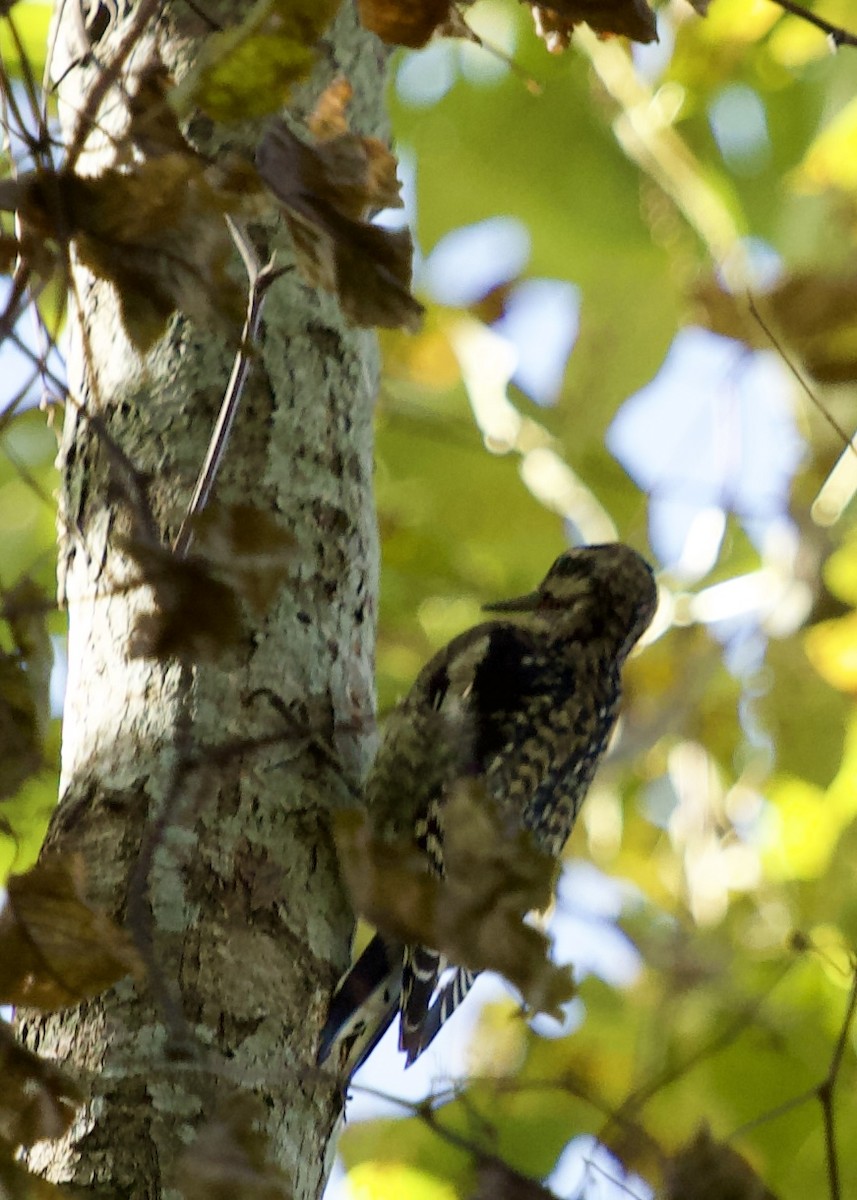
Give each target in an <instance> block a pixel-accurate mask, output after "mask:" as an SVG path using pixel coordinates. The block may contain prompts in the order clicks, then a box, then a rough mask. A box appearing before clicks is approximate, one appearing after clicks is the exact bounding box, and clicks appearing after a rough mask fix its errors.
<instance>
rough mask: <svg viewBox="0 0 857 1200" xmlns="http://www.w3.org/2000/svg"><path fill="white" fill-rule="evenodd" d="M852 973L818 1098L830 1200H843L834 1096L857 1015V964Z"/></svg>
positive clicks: (854, 965)
mask: <svg viewBox="0 0 857 1200" xmlns="http://www.w3.org/2000/svg"><path fill="white" fill-rule="evenodd" d="M852 970H853V977H852V980H851V991H850V993H849V995H848V1004H847V1005H846V1008H845V1017H844V1019H843V1021H842V1028H841V1029H840V1030H839V1037H838V1038H837V1040H836V1046H835V1047H834V1050H833V1057H832V1058H831V1060H830V1068H829V1070H828V1072H827V1078H826V1079H825V1080H824V1081H823V1083H821V1084H820V1086H819V1088H818V1099H819V1103H820V1104H821V1112H822V1117H823V1120H824V1149H825V1155H826V1157H827V1180H828V1183H829V1185H830V1200H841V1195H842V1192H841V1189H840V1182H839V1160H838V1158H837V1155H836V1124H835V1114H834V1109H833V1093H834V1090H835V1088H836V1084H837V1081H838V1079H839V1071H840V1069H841V1067H842V1059H843V1057H844V1055H845V1047H846V1045H847V1043H848V1037H849V1034H850V1032H851V1023H852V1021H853V1020H854V1013H855V1011H857V964H852Z"/></svg>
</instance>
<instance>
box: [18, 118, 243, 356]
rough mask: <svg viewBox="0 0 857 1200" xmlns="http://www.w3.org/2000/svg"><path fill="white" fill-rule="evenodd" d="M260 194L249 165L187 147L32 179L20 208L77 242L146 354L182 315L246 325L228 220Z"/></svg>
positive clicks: (36, 224)
mask: <svg viewBox="0 0 857 1200" xmlns="http://www.w3.org/2000/svg"><path fill="white" fill-rule="evenodd" d="M148 136H150V137H152V136H155V135H153V134H152V132H151V130H150V131H149V134H148ZM158 136H160V134H158ZM259 193H260V184H259V180H258V176H257V175H256V172H255V171H254V170H253V168H252V167H251V166H250V165H249V164H247V163H242V162H238V161H235V162H229V163H227V164H225V165H219V166H211V165H209V164H207V163H206V162H205V161H204V160H203V159H202V158H200V157H199V156H197V155H195V154H194V153H193V152H192V151H190V150H166V149H164V152H163V153H161V154H159V156H158V157H155V158H150V159H147V160H146V161H144V162H141V163H136V162H135V163H133V164H132V165H131V166H130V167H129V168H128V169H126V170H120V169H119V168H115V167H114V168H110V169H108V170H106V171H104V172H103V173H102V174H101V175H99V176H97V177H95V178H83V177H81V176H78V175H75V174H74V173H73V172H71V171H60V172H58V173H55V174H49V173H45V172H42V173H40V174H38V175H35V174H34V175H32V176H30V177H29V180H28V181H27V184H26V187H25V188H24V191H23V195H22V198H21V203H20V206H19V207H20V211H21V214H22V219H23V221H24V223H25V225H26V227H27V228H28V229H31V230H33V231H34V232H36V233H41V235H42V237H43V238H56V239H57V240H58V241H60V242H61V243H64V242H66V241H67V240H68V239H69V238H73V239H74V240H75V243H76V245H77V251H78V255H79V257H80V259H81V261H82V262H84V263H85V265H86V266H87V267H89V269H90V270H91V271H92V272H93V273H94V274H95V275H98V276H99V277H100V278H102V279H107V280H109V281H110V283H112V284H113V286H114V287H115V289H116V292H117V296H118V299H119V304H120V309H121V313H122V320H123V323H124V325H125V329H126V331H127V333H128V337H129V338H130V340H131V341H132V342H133V343H134V345H135V346H136V347H137V348H138V349H140V350H141V351H144V350H146V349H148V348H149V347H150V346H151V345H152V344H153V342H154V341H155V340H156V339H157V338H158V337H159V336H160V335H161V333H162V332H163V329H164V326H165V324H166V321H167V320H168V318H169V317H170V316H171V314H172V313H174V312H176V311H179V312H183V313H185V314H186V315H187V316H188V317H190V318H191V319H192V320H195V321H197V322H198V323H200V324H206V323H207V324H210V323H211V322H212V321H215V322H217V323H218V324H221V325H224V326H226V327H227V328H232V327H234V326H237V325H238V324H239V323H240V321H241V319H242V317H243V312H244V307H245V298H244V292H243V288H242V287H241V285H240V284H239V282H238V281H237V278H233V277H232V275H230V273H229V271H228V270H227V265H228V263H229V261H230V258H231V255H232V242H231V238H230V235H229V230H228V228H227V225H226V223H225V220H224V217H225V215H226V214H229V213H231V214H233V215H239V216H241V215H245V216H246V215H252V214H253V213H255V212H256V211H257V210H258V205H259Z"/></svg>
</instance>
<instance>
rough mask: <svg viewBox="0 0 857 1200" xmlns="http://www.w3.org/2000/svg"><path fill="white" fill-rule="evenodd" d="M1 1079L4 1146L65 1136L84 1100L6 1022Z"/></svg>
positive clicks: (1, 1033) (1, 1025)
mask: <svg viewBox="0 0 857 1200" xmlns="http://www.w3.org/2000/svg"><path fill="white" fill-rule="evenodd" d="M0 1079H2V1080H3V1086H2V1088H0V1144H3V1145H6V1146H11V1147H18V1146H32V1145H33V1143H34V1142H39V1141H41V1140H42V1139H43V1138H58V1137H62V1135H63V1134H64V1133H65V1132H66V1130H67V1129H68V1128H69V1126H70V1125H71V1123H72V1121H73V1120H74V1114H75V1111H76V1110H77V1107H78V1105H79V1104H80V1103H81V1101H82V1099H83V1096H82V1094H81V1092H80V1091H79V1089H78V1087H77V1086H76V1084H74V1083H73V1082H72V1080H71V1079H69V1078H68V1077H67V1076H66V1075H64V1074H63V1073H62V1071H59V1070H58V1069H57V1068H56V1067H55V1066H54V1065H53V1063H50V1062H47V1061H46V1060H45V1059H43V1058H39V1057H38V1055H36V1054H33V1053H31V1051H29V1050H26V1049H25V1048H24V1047H23V1046H21V1045H20V1044H19V1043H18V1042H17V1041H16V1040H15V1036H14V1034H13V1033H12V1030H11V1029H10V1028H9V1026H8V1025H7V1024H6V1023H5V1022H0Z"/></svg>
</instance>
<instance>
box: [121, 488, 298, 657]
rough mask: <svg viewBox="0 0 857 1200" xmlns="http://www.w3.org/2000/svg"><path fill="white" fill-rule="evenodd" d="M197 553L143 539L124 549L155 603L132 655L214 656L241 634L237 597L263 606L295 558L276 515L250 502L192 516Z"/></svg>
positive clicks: (140, 624)
mask: <svg viewBox="0 0 857 1200" xmlns="http://www.w3.org/2000/svg"><path fill="white" fill-rule="evenodd" d="M192 527H193V529H194V534H195V541H194V547H195V548H194V552H193V553H192V554H188V555H186V556H185V557H181V556H179V555H177V554H175V553H174V551H173V550H172V549H170V548H169V547H166V546H162V545H160V544H158V543H155V542H151V541H148V540H144V539H142V538H124V539H122V540H121V543H120V544H121V547H122V549H123V550H124V551H125V552H126V553H127V554H128V555H129V556H130V557H131V558H133V560H134V562H135V563H136V564H137V567H138V568H139V570H140V578H139V580H138V582H139V583H140V584H146V585H147V586H148V587H150V588H151V589H152V591H153V592H154V596H155V608H154V610H153V611H151V612H148V613H144V614H143V615H142V616H140V617H138V618H137V621H136V623H135V626H134V630H133V632H132V635H131V643H130V653H131V655H132V656H133V657H135V658H158V659H161V660H165V659H170V658H177V659H180V660H182V661H185V662H200V661H206V660H210V659H212V658H216V657H217V655H218V654H220V653H222V651H223V650H224V649H226V648H227V647H228V646H232V645H234V644H235V643H236V642H237V641H238V640H239V639H240V638H241V636H242V633H243V628H244V627H243V622H242V615H241V601H242V600H244V601H246V603H247V604H248V605H249V606H250V607H251V608H252V609H253V610H254V611H256V612H258V613H260V614H262V613H264V612H266V611H267V610H268V609H269V608H270V606H271V604H272V603H273V601H274V599H275V598H276V596H277V594H278V593H279V591H280V589H281V587H282V585H283V582H284V581H285V579H286V577H287V575H288V572H289V569H290V567H291V565H292V563H293V561H294V554H295V539H294V536H293V534H291V533H290V532H289V531H288V530H287V529H285V528H284V527H283V526H282V525H281V524H280V523H279V521H278V520H277V519H276V518H275V517H274V516H273V515H272V514H271V513H268V512H265V511H264V510H263V509H259V508H255V507H254V506H252V505H249V504H236V505H217V504H212V505H210V506H209V507H208V508H207V509H206V510H205V511H204V512H203V513H201V514H200V515H199V516H198V517H196V518H195V520H194V521H193V522H192Z"/></svg>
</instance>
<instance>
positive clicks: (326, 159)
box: [256, 82, 423, 330]
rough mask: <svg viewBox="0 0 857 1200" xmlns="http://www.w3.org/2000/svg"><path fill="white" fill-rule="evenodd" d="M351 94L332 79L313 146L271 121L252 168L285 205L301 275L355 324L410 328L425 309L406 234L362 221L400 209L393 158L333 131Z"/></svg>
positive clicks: (371, 143) (377, 146)
mask: <svg viewBox="0 0 857 1200" xmlns="http://www.w3.org/2000/svg"><path fill="white" fill-rule="evenodd" d="M349 94H350V93H349V91H348V89H347V88H345V87H343V86H342V85H341V83H339V82H337V83H335V84H334V85H332V87H331V88H330V89H328V92H327V93H325V95H324V96H323V97H322V99H321V101H320V104H319V108H318V109H317V110H316V115H315V117H314V118H312V125H313V127H314V128H316V129H318V130H321V131H323V132H324V134H325V135H326V136H325V137H324V138H323V139H322V140H319V141H317V142H316V144H315V145H309V144H308V143H306V142H303V141H301V139H300V138H298V137H297V136H296V135H295V134H294V133H292V131H291V130H290V129H289V127H288V126H287V125H286V124H285V122H284V121H279V122H276V123H275V124H273V125H272V126H271V127H270V129H269V130H268V132H267V133H266V135H265V137H264V138H263V139H262V142H261V143H260V146H259V150H258V153H257V157H256V165H257V167H258V169H259V174H260V175H261V177H262V179H264V181H265V182H266V183H267V185H268V187H269V188H270V189H271V191H272V192H273V193H274V195H275V196H276V197H277V198H278V199H279V200H280V202H281V203H282V204H283V206H284V211H285V217H286V220H287V222H288V225H289V229H290V231H291V233H292V237H293V239H294V243H295V252H296V255H297V262H298V267H299V269H300V271H301V273H302V274H303V276H304V278H305V279H306V280H307V281H308V282H309V283H311V284H313V285H314V286H316V287H320V288H323V289H324V290H325V291H329V292H332V293H334V294H335V295H337V296H338V298H339V302H340V304H341V305H342V309H343V311H344V312H345V314H346V315H347V316H348V317H349V318H350V319H351V320H352V321H354V322H355V324H358V325H382V326H385V327H389V328H398V327H403V328H406V329H411V330H413V329H416V328H418V326H419V324H420V321H421V319H422V312H423V310H422V306H421V305H420V304H419V303H418V302H417V301H416V300H415V299H414V297H413V296H412V295H411V292H410V286H411V258H412V251H413V247H412V243H411V237H410V233H409V232H408V231H407V230H405V229H396V230H392V229H383V228H381V227H380V226H378V225H373V224H371V222H370V221H369V219H368V217H369V216H370V214H371V213H372V212H374V211H375V210H377V209H380V208H389V207H394V206H399V205H401V198H400V195H399V183H398V180H397V178H396V161H395V158H394V157H393V155H392V154H391V153H390V151H389V150H388V149H387V148H386V147H385V146H384V145H383V143H382V142H380V141H378V140H377V139H376V138H365V137H358V136H357V135H355V134H351V133H346V132H339V130H341V129H343V128H344V127H345V116H344V113H345V105H346V104H347V100H348V96H349ZM331 134H332V136H330V135H331Z"/></svg>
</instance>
